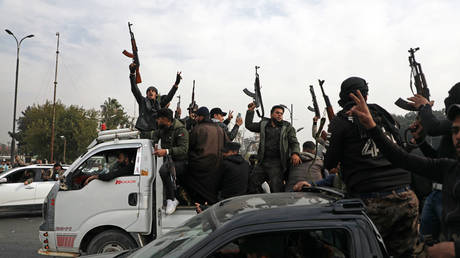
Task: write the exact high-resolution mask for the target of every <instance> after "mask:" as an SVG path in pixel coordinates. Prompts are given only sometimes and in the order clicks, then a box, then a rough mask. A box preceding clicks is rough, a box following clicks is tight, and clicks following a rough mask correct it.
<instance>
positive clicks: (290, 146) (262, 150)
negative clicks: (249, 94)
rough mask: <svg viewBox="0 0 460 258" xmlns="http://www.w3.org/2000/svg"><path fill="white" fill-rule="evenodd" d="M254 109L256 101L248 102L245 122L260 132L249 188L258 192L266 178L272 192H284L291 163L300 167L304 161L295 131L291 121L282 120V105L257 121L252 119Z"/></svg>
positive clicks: (274, 107)
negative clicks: (284, 180) (284, 182)
mask: <svg viewBox="0 0 460 258" xmlns="http://www.w3.org/2000/svg"><path fill="white" fill-rule="evenodd" d="M255 108H256V105H255V104H254V103H250V104H249V105H248V111H247V112H246V119H245V123H244V124H245V126H246V129H248V130H249V131H251V132H254V133H260V140H259V150H258V153H257V162H258V163H257V165H256V167H255V169H254V173H253V174H252V175H251V178H250V183H249V191H250V192H251V193H255V192H259V191H258V189H259V188H260V186H261V185H262V183H263V182H264V181H266V182H267V183H268V185H269V186H270V191H271V192H282V191H283V190H284V185H283V179H285V177H286V175H287V174H286V173H287V170H288V168H289V166H290V165H289V163H290V164H292V166H297V165H299V164H300V163H301V162H302V161H301V159H300V156H299V153H300V147H299V141H298V140H297V136H296V131H295V129H294V127H292V125H291V124H290V123H289V122H287V121H284V120H283V114H284V108H283V106H281V105H276V106H273V107H272V109H271V111H270V119H268V118H262V120H261V121H260V122H256V123H254V122H253V119H254V109H255Z"/></svg>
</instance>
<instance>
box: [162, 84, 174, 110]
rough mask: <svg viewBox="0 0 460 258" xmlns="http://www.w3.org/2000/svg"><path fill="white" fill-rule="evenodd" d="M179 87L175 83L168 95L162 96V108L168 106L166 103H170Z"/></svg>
mask: <svg viewBox="0 0 460 258" xmlns="http://www.w3.org/2000/svg"><path fill="white" fill-rule="evenodd" d="M177 88H178V87H177V86H174V85H173V86H172V87H171V89H170V90H169V92H168V95H166V96H161V100H160V101H161V102H160V105H161V107H162V108H164V107H166V105H168V103H169V102H171V100H172V99H173V97H174V94H176V91H177Z"/></svg>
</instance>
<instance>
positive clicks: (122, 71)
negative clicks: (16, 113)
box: [0, 0, 460, 142]
mask: <svg viewBox="0 0 460 258" xmlns="http://www.w3.org/2000/svg"><path fill="white" fill-rule="evenodd" d="M458 11H459V3H458V2H456V1H415V0H412V1H332V0H331V1H300V0H299V1H261V0H260V1H243V0H241V1H136V2H127V1H110V2H103V1H70V2H69V1H10V0H6V1H3V2H0V12H1V14H2V15H0V24H4V26H5V28H9V29H11V30H12V31H13V32H14V33H16V35H25V34H28V33H34V34H35V35H36V37H35V38H33V39H27V40H26V41H25V42H24V43H23V46H22V48H21V64H20V81H19V94H18V96H19V102H18V107H19V110H23V109H24V108H25V107H26V106H27V105H30V104H32V103H43V102H44V101H45V99H52V86H53V83H52V82H53V79H54V57H55V44H56V42H55V40H56V37H55V32H56V31H59V32H60V33H61V54H60V61H59V65H60V68H59V76H58V82H59V84H58V98H59V99H61V100H62V101H63V102H65V103H68V104H78V105H83V106H85V107H94V108H98V107H99V105H100V104H101V103H102V102H103V100H104V99H106V98H107V97H115V98H117V99H119V100H120V102H121V103H122V104H123V105H124V106H125V107H126V108H127V110H128V111H129V113H130V114H132V113H133V107H134V99H133V97H132V96H131V93H130V88H129V82H128V68H127V67H128V64H129V59H127V58H126V57H124V56H123V55H122V54H121V51H122V50H123V49H129V48H130V43H129V35H128V31H127V21H131V22H133V23H134V26H133V30H134V33H135V35H136V39H137V40H138V46H139V54H140V58H141V73H142V76H143V79H144V82H143V83H142V84H141V85H140V87H141V90H142V91H143V90H144V89H145V88H146V87H147V86H149V85H155V86H158V87H159V88H160V91H161V92H162V93H166V92H167V91H168V90H169V87H170V85H171V84H172V83H173V81H174V76H175V72H176V71H177V70H182V71H183V74H184V80H183V82H182V84H181V87H180V91H179V94H180V95H181V96H182V97H183V98H182V99H183V103H184V104H183V107H184V108H185V106H186V104H188V103H186V102H188V101H189V100H190V90H191V84H192V80H193V79H195V80H196V81H197V89H196V90H197V101H198V104H200V105H207V106H209V107H214V106H220V107H222V108H223V109H234V110H236V111H237V112H242V113H243V114H244V112H245V110H246V105H247V103H248V102H249V101H250V99H249V98H248V97H247V96H245V95H243V93H242V89H243V88H245V87H248V88H251V87H252V84H253V80H254V69H253V68H254V65H256V64H257V65H260V66H261V67H262V68H261V69H260V76H261V82H262V86H263V89H262V90H263V97H264V103H265V104H266V107H267V109H269V108H270V106H271V105H273V104H278V103H284V104H287V105H289V104H290V103H293V104H294V109H295V118H296V119H297V120H295V121H294V124H295V125H296V126H298V127H301V126H305V127H306V128H307V129H308V128H309V127H310V125H311V118H312V116H313V115H312V113H310V112H308V111H307V110H306V106H308V105H310V96H309V94H308V87H307V86H308V85H309V84H314V85H315V87H316V90H317V93H319V89H318V87H317V79H318V78H322V79H325V80H326V84H325V88H326V90H327V92H328V94H329V95H330V97H331V100H332V102H333V104H334V105H335V109H336V110H338V106H337V105H336V103H337V96H338V91H339V87H340V83H341V82H342V81H343V80H344V79H345V78H347V77H348V76H352V75H357V76H362V77H364V78H365V79H367V80H368V82H369V85H370V101H372V102H378V103H379V104H381V105H382V106H384V107H385V108H387V109H388V110H389V111H390V112H395V113H403V111H402V110H399V109H398V108H397V107H396V106H395V105H394V104H393V102H394V101H395V100H396V99H397V97H399V96H409V95H410V90H409V88H408V86H409V80H408V79H409V67H408V64H407V49H409V48H410V47H415V46H419V47H421V50H420V51H419V52H418V53H417V58H418V60H419V61H420V62H421V63H422V65H423V68H424V71H425V73H426V77H427V80H428V83H429V86H430V87H431V91H432V95H433V99H434V100H435V101H436V103H437V106H436V108H442V106H443V105H442V103H443V102H442V100H443V99H444V97H445V96H446V95H447V90H448V89H449V88H450V87H451V86H452V85H453V84H454V83H455V82H457V81H458V78H456V71H457V70H456V69H455V68H456V66H455V65H456V64H457V62H458V61H457V60H459V57H460V53H459V50H458V47H457V42H459V39H460V36H459V35H458V33H455V32H456V31H457V30H458V29H457V27H458V26H457V24H458V23H457V15H456V14H457V13H458ZM0 44H1V46H2V48H0V60H1V61H0V68H1V69H0V85H2V86H1V88H0V95H1V96H2V97H3V98H2V100H3V101H1V104H0V109H1V110H2V113H1V114H0V119H1V120H2V121H3V123H2V126H0V142H5V141H7V140H8V136H7V131H8V130H11V121H12V109H13V108H12V107H13V93H14V69H15V45H14V41H13V40H12V39H11V38H10V36H9V35H7V34H6V33H5V34H3V36H1V37H0ZM318 95H319V94H318ZM319 101H320V106H324V104H323V102H322V100H321V99H320V100H319ZM174 102H175V101H174ZM299 138H300V140H302V141H303V140H306V139H307V138H309V130H304V131H302V132H301V133H300V135H299Z"/></svg>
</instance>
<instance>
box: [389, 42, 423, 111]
mask: <svg viewBox="0 0 460 258" xmlns="http://www.w3.org/2000/svg"><path fill="white" fill-rule="evenodd" d="M419 49H420V48H418V47H416V48H411V49H409V66H410V68H411V73H410V75H411V76H410V89H411V91H412V93H413V94H414V95H415V94H420V95H422V96H423V97H425V98H426V99H427V100H428V101H430V90H429V89H428V85H427V83H426V80H425V75H424V74H423V72H422V66H421V65H420V63H418V62H417V61H415V52H417V51H418V50H419ZM412 78H413V79H414V83H413V84H412ZM413 85H415V91H416V92H415V93H414V87H413ZM395 104H396V106H398V107H400V108H402V109H405V110H408V111H417V109H416V108H415V107H414V106H412V105H411V104H409V102H407V101H405V100H403V99H402V98H399V99H398V100H397V101H396V102H395Z"/></svg>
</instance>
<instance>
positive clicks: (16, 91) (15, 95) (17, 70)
mask: <svg viewBox="0 0 460 258" xmlns="http://www.w3.org/2000/svg"><path fill="white" fill-rule="evenodd" d="M5 31H6V33H8V34H9V35H11V36H13V38H14V39H15V40H16V81H15V83H14V111H13V133H12V135H11V137H12V139H11V157H10V161H11V164H13V162H14V149H15V148H16V139H15V138H14V137H16V105H17V102H18V76H19V48H20V47H21V43H22V41H23V40H24V39H27V38H32V37H34V35H33V34H31V35H28V36H25V37H23V38H22V39H21V40H19V41H18V39H17V38H16V36H15V35H14V34H13V32H11V31H10V30H8V29H6V30H5Z"/></svg>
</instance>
